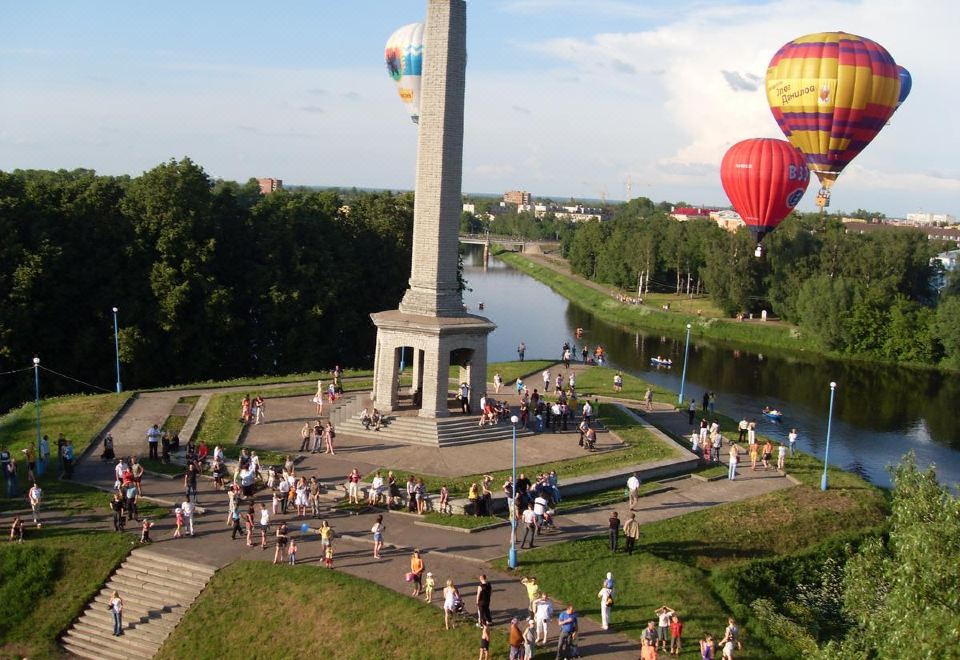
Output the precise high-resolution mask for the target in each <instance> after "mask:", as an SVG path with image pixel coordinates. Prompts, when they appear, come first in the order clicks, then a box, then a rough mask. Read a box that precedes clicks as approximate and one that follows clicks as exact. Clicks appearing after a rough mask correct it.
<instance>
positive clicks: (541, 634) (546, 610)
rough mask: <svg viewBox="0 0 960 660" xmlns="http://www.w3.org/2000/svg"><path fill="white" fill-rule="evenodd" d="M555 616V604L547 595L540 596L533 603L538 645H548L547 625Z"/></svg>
mask: <svg viewBox="0 0 960 660" xmlns="http://www.w3.org/2000/svg"><path fill="white" fill-rule="evenodd" d="M551 616H553V603H552V602H551V601H550V597H549V596H548V595H547V594H540V595H539V596H537V599H536V600H535V601H533V620H534V621H535V622H536V624H537V638H536V643H537V644H546V643H547V624H548V623H550V617H551Z"/></svg>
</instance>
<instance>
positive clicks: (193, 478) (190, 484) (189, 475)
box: [183, 463, 198, 502]
mask: <svg viewBox="0 0 960 660" xmlns="http://www.w3.org/2000/svg"><path fill="white" fill-rule="evenodd" d="M183 490H184V493H186V499H187V501H188V502H189V501H190V497H191V496H192V497H193V501H194V502H198V499H197V468H196V466H194V464H193V463H190V464H189V465H188V466H187V471H186V473H184V475H183Z"/></svg>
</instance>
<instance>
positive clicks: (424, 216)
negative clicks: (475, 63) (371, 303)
mask: <svg viewBox="0 0 960 660" xmlns="http://www.w3.org/2000/svg"><path fill="white" fill-rule="evenodd" d="M466 66H467V7H466V3H465V2H464V0H441V1H435V0H431V1H430V2H429V3H428V5H427V22H426V27H425V29H424V58H423V73H422V83H421V96H420V123H419V139H418V143H417V179H416V199H415V201H414V208H413V218H414V223H413V266H412V268H411V271H410V288H409V289H408V290H407V292H406V293H405V294H404V296H403V301H402V302H401V303H400V311H401V312H405V313H408V314H418V315H422V316H462V315H463V301H462V297H461V295H460V289H459V286H458V283H457V264H458V248H459V244H458V243H459V240H458V234H459V230H460V211H461V208H462V198H461V190H460V186H461V179H462V173H463V99H464V89H465V87H464V82H465V77H466Z"/></svg>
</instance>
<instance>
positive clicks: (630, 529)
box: [623, 513, 640, 555]
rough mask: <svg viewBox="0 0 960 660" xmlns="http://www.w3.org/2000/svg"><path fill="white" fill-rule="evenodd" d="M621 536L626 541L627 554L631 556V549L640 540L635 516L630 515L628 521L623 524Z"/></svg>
mask: <svg viewBox="0 0 960 660" xmlns="http://www.w3.org/2000/svg"><path fill="white" fill-rule="evenodd" d="M623 536H624V538H625V539H626V544H627V554H628V555H632V554H633V548H634V546H635V545H636V543H637V541H638V540H639V539H640V523H638V522H637V514H635V513H631V514H630V519H629V520H627V522H625V523H623Z"/></svg>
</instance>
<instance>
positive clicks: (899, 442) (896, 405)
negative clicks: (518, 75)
mask: <svg viewBox="0 0 960 660" xmlns="http://www.w3.org/2000/svg"><path fill="white" fill-rule="evenodd" d="M475 247H476V248H477V249H468V250H467V253H466V255H465V257H464V263H465V275H466V278H467V281H468V285H469V286H470V287H471V288H472V289H473V290H472V291H470V292H467V293H466V294H465V296H464V300H465V302H466V303H467V305H468V306H469V307H470V308H471V311H476V310H477V307H478V304H479V303H480V302H483V303H484V304H485V305H484V306H485V309H484V311H483V312H482V313H483V314H484V315H485V316H487V317H489V318H490V319H491V320H493V321H494V322H495V323H496V324H497V330H496V331H495V332H494V333H493V334H492V335H491V336H490V345H489V346H490V347H489V351H490V359H491V360H513V359H516V356H517V355H516V347H517V344H518V343H519V342H520V341H523V342H524V343H525V344H526V346H527V356H529V357H546V358H558V357H559V353H560V348H561V346H562V345H563V343H564V342H565V341H569V342H571V343H572V342H574V341H575V339H574V332H575V329H576V328H578V327H581V328H583V329H584V337H583V342H585V343H587V344H588V345H589V346H591V347H592V346H595V345H596V344H598V343H599V344H602V345H603V346H604V347H605V349H606V351H607V354H608V356H609V357H610V360H611V363H612V364H613V365H615V366H617V367H618V368H621V369H624V370H625V371H629V372H633V373H637V374H638V375H640V376H642V377H643V378H645V379H647V380H649V381H651V382H654V383H656V384H658V385H660V386H663V387H667V388H670V389H672V390H674V391H677V390H679V387H680V368H681V361H682V360H683V338H682V337H669V336H661V335H651V334H646V333H643V332H637V331H635V330H630V329H626V328H623V327H618V326H614V325H610V324H608V323H604V322H601V321H599V320H597V319H595V318H594V317H593V316H592V315H591V314H590V313H589V312H587V311H585V310H583V309H581V308H579V307H576V306H575V305H571V304H569V303H568V302H567V301H566V300H565V299H564V298H562V297H560V296H559V295H557V294H555V293H554V292H553V291H552V290H551V289H550V288H549V287H547V286H545V285H543V284H541V283H539V282H537V281H536V280H533V279H532V278H530V277H528V276H526V275H524V274H523V273H521V272H519V271H516V270H514V269H512V268H509V267H508V266H507V265H506V264H504V263H503V262H501V261H500V260H498V259H491V260H490V263H489V268H488V269H487V270H486V272H484V270H483V268H482V248H479V246H475ZM580 343H581V342H577V344H578V345H579V344H580ZM657 355H660V356H663V357H665V358H667V357H668V358H671V359H672V360H673V361H674V363H675V366H674V367H673V369H656V368H653V367H651V365H650V358H651V357H655V356H657ZM641 372H642V373H641ZM831 380H835V381H837V383H838V384H839V386H838V388H837V392H836V400H835V404H834V425H833V436H832V438H831V447H830V452H831V462H832V463H834V464H836V465H841V466H844V467H851V468H852V469H855V470H856V471H857V472H860V473H863V474H865V475H866V476H868V477H869V478H870V479H871V480H872V481H874V482H875V483H880V484H889V477H888V475H887V473H886V471H885V469H884V468H885V466H886V465H888V464H891V463H894V462H896V461H897V460H899V458H900V456H901V455H902V454H903V453H904V452H906V451H908V450H911V449H912V450H914V451H915V452H916V454H917V459H918V461H919V463H920V464H921V465H925V464H927V463H936V465H937V472H938V474H939V476H940V478H941V479H942V480H944V481H946V482H947V483H950V484H951V485H952V484H955V483H956V482H957V481H958V480H960V421H958V417H957V416H956V415H955V414H954V408H955V407H956V402H957V401H960V384H958V382H957V379H955V378H949V377H944V376H943V375H942V374H940V373H938V372H935V371H930V370H919V369H904V368H899V367H893V366H877V365H868V364H864V363H857V362H841V361H837V360H828V359H825V358H822V357H818V356H814V355H810V356H805V355H800V356H797V355H780V354H777V353H770V352H765V353H764V354H763V355H760V354H758V353H754V352H751V351H749V350H744V349H735V348H732V347H730V346H729V345H726V344H719V343H715V342H710V341H709V340H705V339H695V340H694V341H693V342H692V343H691V346H690V361H689V364H688V367H687V390H686V391H687V393H689V396H690V397H693V398H697V399H698V400H699V398H700V397H701V396H702V395H703V392H704V391H705V390H709V391H713V392H715V393H716V395H717V402H718V405H719V406H720V407H721V408H722V409H723V410H725V411H727V412H728V413H729V414H732V415H734V416H747V417H752V418H756V419H757V421H758V423H759V424H760V426H761V428H762V429H763V431H764V432H765V433H768V434H769V435H771V436H773V437H776V438H781V439H784V440H785V438H786V434H787V433H788V432H789V431H790V428H791V427H796V428H797V429H798V431H799V433H800V440H799V441H798V442H799V444H800V446H801V447H802V448H804V449H806V450H808V451H811V452H814V453H818V454H821V455H822V453H823V436H824V434H825V433H826V411H827V406H828V403H829V398H830V390H829V387H828V383H829V382H830V381H831ZM763 406H770V407H774V408H779V409H781V410H783V411H784V420H783V423H781V424H775V423H773V422H771V421H769V420H766V419H764V418H763V417H762V415H761V414H760V410H761V409H762V408H763Z"/></svg>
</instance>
